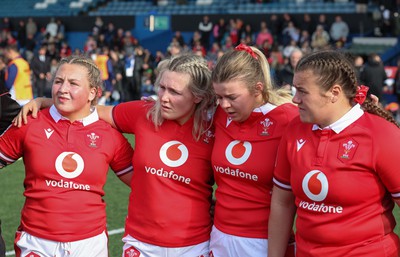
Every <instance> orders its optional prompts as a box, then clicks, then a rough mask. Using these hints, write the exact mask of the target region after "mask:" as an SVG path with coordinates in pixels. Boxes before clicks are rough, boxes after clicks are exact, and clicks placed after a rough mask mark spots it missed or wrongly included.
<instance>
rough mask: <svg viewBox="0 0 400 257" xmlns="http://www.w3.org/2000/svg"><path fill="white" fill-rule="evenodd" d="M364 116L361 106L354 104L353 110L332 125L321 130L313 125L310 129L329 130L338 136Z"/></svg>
mask: <svg viewBox="0 0 400 257" xmlns="http://www.w3.org/2000/svg"><path fill="white" fill-rule="evenodd" d="M363 114H364V111H363V110H362V109H361V106H360V105H359V104H356V105H354V106H353V108H351V109H350V111H348V112H347V113H346V114H345V115H343V116H342V117H341V118H340V119H338V120H337V121H335V122H334V123H332V124H331V125H329V126H327V127H325V128H321V127H320V126H318V125H317V124H314V125H313V127H312V130H318V129H320V130H322V129H328V128H329V129H331V130H333V131H335V132H336V134H339V133H340V132H342V131H343V130H344V129H345V128H347V127H348V126H350V125H351V124H352V123H354V122H355V121H356V120H358V119H359V118H360V117H361V116H362V115H363Z"/></svg>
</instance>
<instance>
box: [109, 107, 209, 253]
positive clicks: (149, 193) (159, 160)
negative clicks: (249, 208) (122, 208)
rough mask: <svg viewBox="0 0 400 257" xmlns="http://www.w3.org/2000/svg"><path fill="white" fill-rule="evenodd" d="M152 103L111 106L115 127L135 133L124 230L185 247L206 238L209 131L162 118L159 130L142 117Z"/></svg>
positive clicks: (160, 243)
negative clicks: (196, 131) (199, 133)
mask: <svg viewBox="0 0 400 257" xmlns="http://www.w3.org/2000/svg"><path fill="white" fill-rule="evenodd" d="M152 104H153V103H146V102H143V101H136V102H127V103H122V104H119V105H117V106H115V107H114V109H113V119H114V122H115V124H116V125H117V127H118V128H119V129H120V130H121V131H123V132H125V133H132V134H135V155H134V158H133V166H134V170H135V172H134V173H133V178H132V183H131V188H132V191H131V195H130V202H129V207H128V216H127V218H126V224H125V233H127V234H129V235H131V236H132V237H134V238H136V239H138V240H140V241H143V242H146V243H149V244H154V245H158V246H164V247H183V246H188V245H193V244H198V243H201V242H204V241H207V240H208V239H209V237H210V231H211V217H210V203H211V195H212V185H213V179H212V169H211V162H210V158H211V150H212V145H213V144H212V143H213V134H212V133H211V132H210V131H208V132H207V133H206V134H205V135H204V136H203V137H202V138H201V140H200V141H198V142H197V141H195V140H194V139H193V136H192V128H193V119H190V120H189V121H187V122H186V123H185V124H183V125H179V124H178V123H177V122H175V121H169V120H165V121H164V122H163V124H162V125H161V126H160V127H159V129H158V130H156V129H155V126H154V124H153V123H152V122H151V121H149V120H148V119H147V117H146V114H147V111H148V109H149V108H150V106H151V105H152Z"/></svg>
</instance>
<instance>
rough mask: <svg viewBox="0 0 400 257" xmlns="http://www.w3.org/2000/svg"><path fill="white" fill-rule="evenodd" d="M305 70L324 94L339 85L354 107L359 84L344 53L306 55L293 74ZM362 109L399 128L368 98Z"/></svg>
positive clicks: (385, 112)
mask: <svg viewBox="0 0 400 257" xmlns="http://www.w3.org/2000/svg"><path fill="white" fill-rule="evenodd" d="M307 70H309V71H312V72H313V73H314V75H315V76H316V77H317V83H318V85H319V86H320V88H321V89H322V90H323V91H325V92H326V91H328V90H329V89H330V88H331V87H332V86H333V85H335V84H338V85H341V87H342V89H343V92H344V94H345V95H346V97H347V99H349V102H350V104H351V105H352V106H353V105H355V102H354V100H353V99H354V97H355V96H356V93H357V88H358V85H359V82H358V79H357V73H356V70H355V68H354V65H353V63H352V62H351V60H350V58H349V57H348V56H347V55H346V54H345V53H343V52H339V51H334V50H324V51H318V52H314V53H311V54H309V55H306V56H304V57H303V58H302V59H301V60H300V61H299V62H298V64H297V66H296V68H295V72H301V71H307ZM362 108H363V109H364V110H365V111H367V112H369V113H372V114H375V115H378V116H381V117H382V118H384V119H386V120H387V121H389V122H392V123H394V124H396V126H398V127H400V126H399V124H397V122H396V121H395V119H394V117H393V116H392V115H391V114H390V113H389V112H387V111H386V110H384V109H383V108H381V107H380V106H379V105H377V104H375V103H373V101H372V100H371V99H370V98H369V97H367V98H366V99H365V101H364V103H363V104H362Z"/></svg>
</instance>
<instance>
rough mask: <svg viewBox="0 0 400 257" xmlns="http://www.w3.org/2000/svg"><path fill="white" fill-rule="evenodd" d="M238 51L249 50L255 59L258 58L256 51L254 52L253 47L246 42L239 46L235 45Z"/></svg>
mask: <svg viewBox="0 0 400 257" xmlns="http://www.w3.org/2000/svg"><path fill="white" fill-rule="evenodd" d="M235 50H236V51H246V52H248V53H249V54H250V55H251V56H252V57H253V58H254V59H257V60H258V57H257V55H256V53H254V51H253V49H251V47H250V46H247V45H245V44H239V45H238V46H237V47H235Z"/></svg>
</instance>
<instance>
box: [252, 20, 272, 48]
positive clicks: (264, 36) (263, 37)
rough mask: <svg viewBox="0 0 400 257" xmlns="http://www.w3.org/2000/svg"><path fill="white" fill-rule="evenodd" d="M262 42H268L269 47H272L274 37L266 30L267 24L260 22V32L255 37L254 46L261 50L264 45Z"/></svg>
mask: <svg viewBox="0 0 400 257" xmlns="http://www.w3.org/2000/svg"><path fill="white" fill-rule="evenodd" d="M264 41H268V43H269V45H270V46H272V45H273V44H274V37H273V36H272V34H271V32H270V31H269V30H268V26H267V23H266V22H265V21H262V22H261V23H260V32H259V33H258V34H257V36H256V45H257V47H259V48H261V47H262V46H263V44H264Z"/></svg>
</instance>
